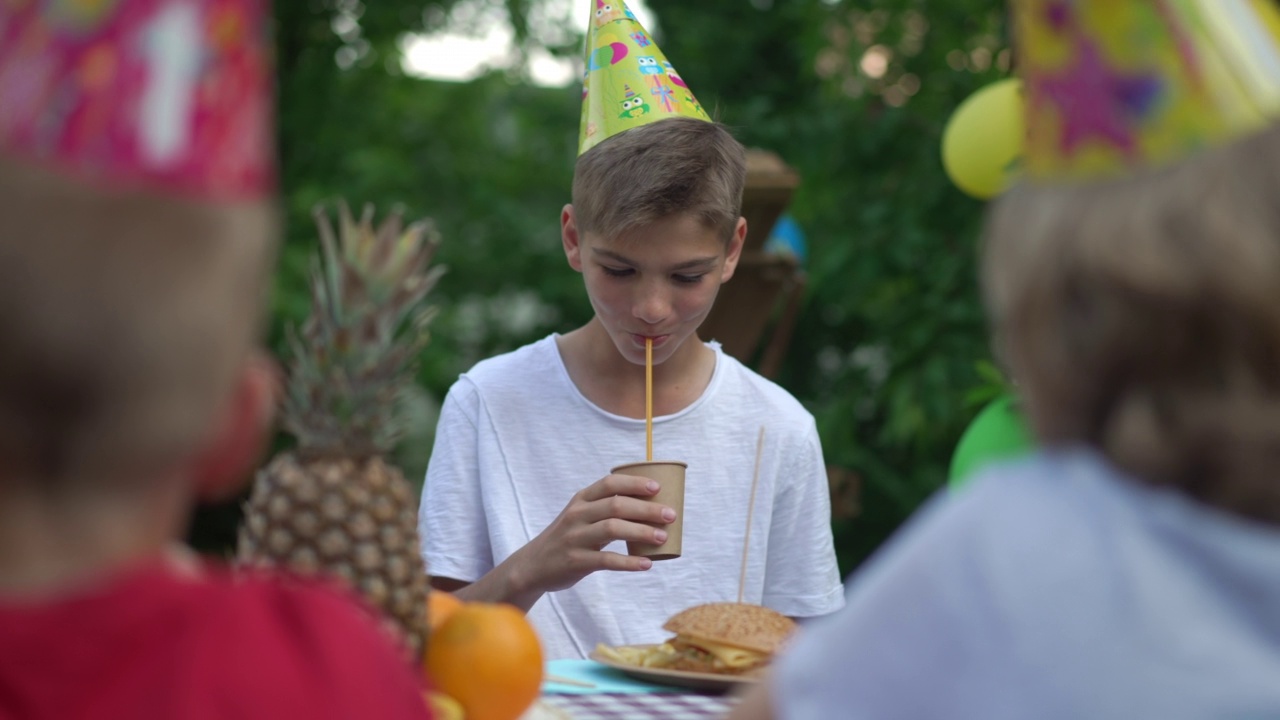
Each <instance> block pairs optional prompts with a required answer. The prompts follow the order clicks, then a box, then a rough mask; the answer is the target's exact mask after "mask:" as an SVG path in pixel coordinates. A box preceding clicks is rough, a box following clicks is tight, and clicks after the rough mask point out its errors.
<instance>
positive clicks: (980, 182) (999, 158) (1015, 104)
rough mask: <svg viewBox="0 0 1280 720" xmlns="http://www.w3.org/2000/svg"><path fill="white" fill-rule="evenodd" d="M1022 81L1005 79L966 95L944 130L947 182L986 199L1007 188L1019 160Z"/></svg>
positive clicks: (1022, 126)
mask: <svg viewBox="0 0 1280 720" xmlns="http://www.w3.org/2000/svg"><path fill="white" fill-rule="evenodd" d="M1022 103H1023V101H1022V81H1021V80H1019V79H1017V78H1009V79H1007V80H1001V81H999V82H996V83H992V84H990V85H988V86H986V87H984V88H982V89H981V90H979V91H977V92H976V93H974V94H972V95H970V96H969V97H968V98H966V99H965V101H964V102H962V103H960V106H959V107H957V108H956V111H955V112H954V113H952V114H951V119H950V120H948V121H947V127H946V128H945V129H944V130H943V131H942V167H943V168H944V169H946V171H947V176H948V177H950V178H951V182H953V183H955V184H956V187H959V188H960V189H961V190H963V191H965V192H966V193H968V194H970V195H972V196H974V197H976V198H979V199H981V200H986V199H987V198H992V197H995V196H996V195H999V194H1000V193H1002V192H1004V191H1005V190H1007V189H1008V188H1009V185H1011V184H1012V183H1013V181H1014V180H1015V179H1016V178H1017V176H1018V173H1019V169H1020V166H1021V160H1022V146H1023V140H1024V138H1025V135H1026V125H1025V123H1024V121H1023V117H1022Z"/></svg>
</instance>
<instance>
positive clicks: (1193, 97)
mask: <svg viewBox="0 0 1280 720" xmlns="http://www.w3.org/2000/svg"><path fill="white" fill-rule="evenodd" d="M1010 2H1011V5H1012V7H1013V9H1014V19H1015V23H1016V25H1015V28H1016V38H1017V39H1016V42H1015V49H1016V52H1017V64H1018V69H1019V73H1020V74H1021V75H1022V77H1023V80H1024V85H1025V101H1026V121H1027V123H1026V125H1027V139H1026V143H1027V144H1026V152H1025V162H1024V166H1025V170H1026V174H1027V176H1028V178H1029V179H1030V180H1031V181H1032V182H1047V181H1064V180H1065V181H1072V180H1077V181H1081V180H1089V179H1093V178H1101V177H1108V176H1115V175H1119V174H1123V173H1124V172H1125V171H1127V170H1130V169H1134V168H1140V167H1152V166H1159V165H1161V164H1164V163H1169V162H1173V161H1176V160H1178V159H1179V158H1181V157H1184V156H1185V155H1187V154H1189V153H1191V152H1194V151H1195V150H1197V149H1200V148H1205V147H1209V146H1212V145H1214V144H1217V143H1221V142H1224V141H1226V140H1227V139H1230V138H1232V137H1235V136H1238V135H1240V134H1242V133H1244V132H1248V131H1250V130H1254V129H1257V128H1259V127H1260V126H1261V125H1262V124H1264V123H1265V122H1268V121H1270V120H1273V119H1274V118H1276V117H1277V116H1280V50H1278V48H1280V43H1277V38H1280V17H1277V11H1276V9H1275V7H1274V6H1272V5H1270V4H1269V3H1270V0H1010Z"/></svg>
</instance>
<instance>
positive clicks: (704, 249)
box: [561, 205, 747, 365]
mask: <svg viewBox="0 0 1280 720" xmlns="http://www.w3.org/2000/svg"><path fill="white" fill-rule="evenodd" d="M561 230H562V239H563V241H564V248H565V254H566V255H567V257H568V259H569V265H570V266H572V267H573V269H574V270H577V271H578V272H580V273H582V276H583V280H584V281H585V283H586V286H587V296H588V297H589V298H590V299H591V306H592V308H594V309H595V313H596V317H597V318H599V320H600V323H601V324H602V325H603V326H604V328H605V330H606V332H608V333H609V337H610V338H611V339H612V340H613V343H614V345H615V346H616V347H617V348H618V352H619V353H621V354H622V356H623V357H624V358H626V359H627V360H628V361H630V362H632V363H635V364H638V365H643V364H644V362H645V357H644V355H645V339H646V338H652V339H653V362H654V364H660V363H662V362H664V361H666V360H667V359H668V358H670V357H671V356H672V355H673V354H674V353H675V351H676V350H677V349H679V348H680V347H681V346H682V345H683V344H684V342H685V340H687V339H689V338H690V337H692V336H693V335H694V333H695V332H696V331H697V329H698V326H699V325H701V324H702V321H703V320H705V319H706V317H707V314H708V313H709V312H711V305H712V303H713V302H714V301H715V299H716V294H717V293H718V292H719V290H720V285H721V284H722V283H724V282H726V281H727V280H728V279H729V278H731V277H733V271H734V268H735V267H737V264H738V256H739V254H740V253H741V252H742V242H743V239H744V238H745V237H746V232H747V223H746V220H744V219H742V218H739V219H738V223H737V226H736V227H735V228H734V234H733V238H732V240H731V241H730V242H729V243H728V244H726V243H725V241H724V238H723V237H722V236H721V235H720V234H719V233H717V232H716V231H715V230H711V229H708V228H706V227H705V226H703V225H702V223H700V222H699V221H698V219H697V218H695V217H692V216H688V215H674V216H671V217H669V218H664V219H662V220H659V221H656V222H653V223H650V224H648V225H643V226H640V227H637V228H635V229H632V230H630V231H627V232H625V233H623V234H621V235H619V236H618V237H614V238H607V237H602V236H599V235H597V234H595V233H580V232H579V231H578V228H577V223H576V221H575V219H574V215H573V206H571V205H570V206H566V207H565V209H564V213H563V214H562V216H561Z"/></svg>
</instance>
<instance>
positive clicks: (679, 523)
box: [610, 460, 689, 560]
mask: <svg viewBox="0 0 1280 720" xmlns="http://www.w3.org/2000/svg"><path fill="white" fill-rule="evenodd" d="M687 467H689V466H688V465H687V464H686V463H682V462H680V461H678V460H659V461H654V462H638V463H629V464H627V465H619V466H618V467H616V468H614V469H613V470H611V471H610V472H612V473H614V474H617V475H634V476H637V477H644V478H649V479H651V480H657V481H658V484H659V485H661V486H662V487H661V488H660V489H659V490H658V494H657V495H654V496H653V497H651V498H649V500H652V501H653V502H656V503H660V504H662V505H666V506H667V507H669V508H671V509H673V510H675V511H676V519H675V522H673V523H671V524H669V525H654V526H653V527H656V528H661V529H663V530H666V531H667V541H666V542H664V543H662V544H661V545H654V544H653V543H633V542H629V543H627V554H628V555H639V556H642V557H647V558H649V559H650V560H671V559H673V558H678V557H680V551H681V536H682V535H683V534H684V533H683V530H684V471H685V468H687Z"/></svg>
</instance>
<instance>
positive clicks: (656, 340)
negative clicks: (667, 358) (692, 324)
mask: <svg viewBox="0 0 1280 720" xmlns="http://www.w3.org/2000/svg"><path fill="white" fill-rule="evenodd" d="M669 337H671V336H670V335H640V334H638V333H632V334H631V342H634V343H635V344H636V345H637V346H639V347H644V341H645V340H646V339H649V338H652V339H653V346H654V347H658V346H659V345H661V344H663V343H665V342H666V341H667V338H669Z"/></svg>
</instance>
